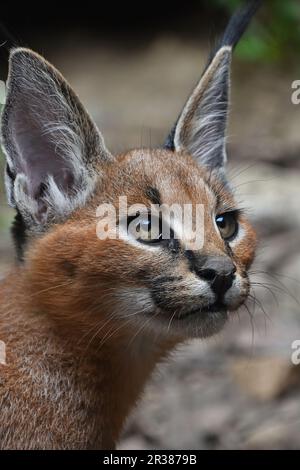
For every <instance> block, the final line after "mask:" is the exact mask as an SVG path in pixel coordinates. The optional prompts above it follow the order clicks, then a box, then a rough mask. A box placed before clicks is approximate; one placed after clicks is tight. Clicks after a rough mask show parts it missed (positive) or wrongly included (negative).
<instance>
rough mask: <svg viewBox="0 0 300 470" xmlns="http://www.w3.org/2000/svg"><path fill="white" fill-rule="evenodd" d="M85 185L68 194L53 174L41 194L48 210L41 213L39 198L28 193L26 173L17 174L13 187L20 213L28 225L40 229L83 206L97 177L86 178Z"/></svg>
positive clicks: (14, 197)
mask: <svg viewBox="0 0 300 470" xmlns="http://www.w3.org/2000/svg"><path fill="white" fill-rule="evenodd" d="M83 181H84V186H83V185H82V186H80V187H78V188H75V189H73V191H72V194H70V195H66V193H64V192H63V191H62V190H61V189H60V188H59V187H58V186H57V184H56V183H55V180H54V178H53V177H52V176H49V177H48V180H47V181H46V184H45V190H44V192H43V195H42V196H41V201H42V202H44V203H45V205H46V208H47V210H46V212H45V213H43V214H40V205H39V203H38V200H37V199H35V198H33V197H31V196H30V195H29V194H28V180H27V177H26V176H25V175H24V174H18V175H17V176H16V179H15V182H14V187H13V199H14V201H15V204H16V206H17V207H18V209H19V211H20V213H21V214H22V215H23V217H24V220H26V221H27V225H31V226H32V225H33V227H32V228H33V229H34V226H35V229H36V230H38V231H40V230H42V228H43V227H42V226H40V225H43V224H44V225H47V224H49V223H51V222H52V220H57V221H59V220H63V219H64V218H65V217H67V216H68V215H70V214H71V213H72V212H73V211H74V210H75V209H76V208H78V207H82V206H83V205H84V204H85V203H86V201H87V199H88V197H89V196H90V194H91V193H92V191H93V189H94V186H95V179H93V178H91V177H90V178H89V179H87V178H84V179H83Z"/></svg>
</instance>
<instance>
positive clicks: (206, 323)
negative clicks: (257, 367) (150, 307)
mask: <svg viewBox="0 0 300 470" xmlns="http://www.w3.org/2000/svg"><path fill="white" fill-rule="evenodd" d="M153 320H154V325H153V326H154V327H156V329H157V328H160V329H161V330H162V331H163V333H164V334H166V335H168V336H177V337H180V338H182V339H189V338H209V337H211V336H214V335H216V334H218V333H219V332H220V331H221V330H222V329H223V328H224V326H225V324H226V322H227V320H228V312H227V309H226V308H224V307H220V308H219V309H217V308H213V309H212V310H211V311H209V310H208V309H207V310H205V311H203V310H201V309H200V308H198V309H193V310H192V311H189V312H184V313H181V314H179V315H176V314H175V313H170V312H169V311H168V312H165V311H163V310H161V309H160V310H159V311H158V312H157V314H156V315H155V316H154V318H153Z"/></svg>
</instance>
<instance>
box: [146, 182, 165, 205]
mask: <svg viewBox="0 0 300 470" xmlns="http://www.w3.org/2000/svg"><path fill="white" fill-rule="evenodd" d="M145 194H146V197H147V198H148V199H150V201H151V202H152V203H153V204H157V205H159V206H160V205H161V203H162V202H161V197H160V193H159V191H158V189H156V188H153V187H152V186H148V188H146V191H145Z"/></svg>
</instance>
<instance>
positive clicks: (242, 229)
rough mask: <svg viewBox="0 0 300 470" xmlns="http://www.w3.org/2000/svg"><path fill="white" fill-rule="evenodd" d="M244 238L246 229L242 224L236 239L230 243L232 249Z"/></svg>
mask: <svg viewBox="0 0 300 470" xmlns="http://www.w3.org/2000/svg"><path fill="white" fill-rule="evenodd" d="M244 236H245V229H244V228H243V226H242V225H241V224H239V228H238V231H237V234H236V236H235V237H234V239H233V240H232V241H230V242H229V245H230V247H231V248H233V247H235V246H237V245H238V244H239V243H240V242H241V241H242V239H243V238H244Z"/></svg>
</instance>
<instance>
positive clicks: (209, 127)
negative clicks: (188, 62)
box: [165, 0, 263, 169]
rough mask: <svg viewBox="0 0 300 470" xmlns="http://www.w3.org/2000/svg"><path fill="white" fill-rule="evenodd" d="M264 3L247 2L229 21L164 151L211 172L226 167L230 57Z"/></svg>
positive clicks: (252, 0) (256, 0) (261, 0)
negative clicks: (191, 158)
mask: <svg viewBox="0 0 300 470" xmlns="http://www.w3.org/2000/svg"><path fill="white" fill-rule="evenodd" d="M262 2H263V0H249V1H247V2H246V4H245V5H244V7H243V8H241V9H239V10H238V11H236V13H234V15H233V16H232V17H231V19H230V20H229V23H228V25H227V27H226V29H225V32H224V34H223V37H222V39H221V41H220V42H219V43H218V46H217V47H216V48H215V49H214V51H213V52H212V53H211V55H210V59H209V61H208V64H207V66H206V68H205V71H204V73H203V75H202V77H201V79H200V82H199V83H198V85H197V86H196V88H195V89H194V91H193V93H192V95H191V96H190V98H189V99H188V101H187V103H186V105H185V107H184V108H183V111H182V113H181V114H180V116H179V118H178V120H177V122H176V124H175V125H174V127H173V129H172V130H171V132H170V134H169V135H168V137H167V140H166V142H165V148H167V149H169V150H172V151H174V150H176V151H185V152H187V153H190V154H191V155H193V156H194V157H195V158H197V159H198V160H199V162H200V163H201V164H204V165H205V166H208V167H209V168H211V169H215V168H217V169H220V168H221V167H223V166H224V163H225V160H226V152H225V138H226V136H225V132H226V125H227V112H228V101H229V89H230V62H231V53H232V49H233V48H234V47H235V45H236V44H237V42H238V41H239V39H240V38H241V36H242V34H243V33H244V31H245V29H246V28H247V26H248V24H249V22H250V20H251V18H252V17H253V15H254V14H255V12H256V11H257V9H258V8H259V6H260V5H261V4H262Z"/></svg>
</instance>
